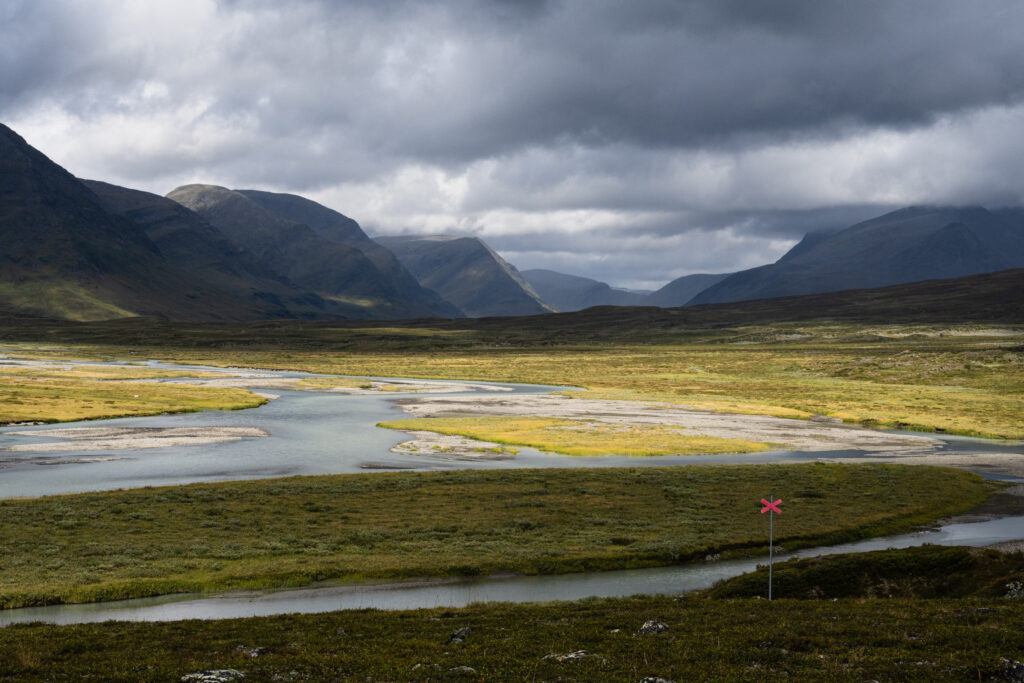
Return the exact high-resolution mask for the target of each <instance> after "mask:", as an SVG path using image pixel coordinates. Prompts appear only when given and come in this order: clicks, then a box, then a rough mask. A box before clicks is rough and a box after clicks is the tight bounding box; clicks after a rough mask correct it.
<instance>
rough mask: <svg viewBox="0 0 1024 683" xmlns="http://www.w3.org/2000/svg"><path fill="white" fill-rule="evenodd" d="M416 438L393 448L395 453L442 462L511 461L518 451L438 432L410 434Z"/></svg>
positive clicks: (496, 444)
mask: <svg viewBox="0 0 1024 683" xmlns="http://www.w3.org/2000/svg"><path fill="white" fill-rule="evenodd" d="M408 433H409V434H411V435H412V436H414V437H416V438H415V439H413V440H412V441H405V442H403V443H400V444H398V445H397V446H393V447H392V448H391V451H392V452H393V453H405V454H407V455H423V456H430V457H432V458H437V459H442V460H511V459H512V458H515V457H516V452H517V451H516V449H514V448H509V447H508V446H504V445H502V444H498V443H492V442H490V441H477V440H476V439H469V438H466V437H464V436H450V435H447V434H438V433H437V432H408Z"/></svg>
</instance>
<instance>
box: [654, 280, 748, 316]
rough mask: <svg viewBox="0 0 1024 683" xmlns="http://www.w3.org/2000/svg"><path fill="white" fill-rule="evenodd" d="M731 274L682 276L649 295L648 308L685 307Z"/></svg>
mask: <svg viewBox="0 0 1024 683" xmlns="http://www.w3.org/2000/svg"><path fill="white" fill-rule="evenodd" d="M729 275H731V273H716V274H709V273H695V274H693V275H684V276H682V277H679V278H676V279H675V280H672V282H669V283H668V284H667V285H665V286H664V287H662V288H661V289H659V290H658V291H656V292H653V293H651V294H650V295H649V296H648V297H647V300H646V303H647V305H649V306H661V307H662V308H673V307H675V306H685V305H686V304H687V303H688V302H689V301H690V299H692V298H693V297H695V296H697V295H698V294H700V293H701V292H703V291H704V290H705V289H707V288H708V287H711V286H712V285H716V284H718V283H719V282H721V281H722V280H724V279H725V278H727V277H729Z"/></svg>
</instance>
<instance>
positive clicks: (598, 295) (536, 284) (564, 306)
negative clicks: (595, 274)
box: [521, 268, 647, 312]
mask: <svg viewBox="0 0 1024 683" xmlns="http://www.w3.org/2000/svg"><path fill="white" fill-rule="evenodd" d="M521 275H522V276H523V279H524V280H526V281H527V282H528V283H529V284H530V286H531V287H532V288H533V291H535V292H536V293H537V295H538V296H539V297H540V299H541V301H543V302H544V303H546V304H548V305H549V306H552V307H553V308H555V309H556V310H558V311H562V312H568V311H581V310H583V309H584V308H590V307H591V306H643V305H645V304H646V299H647V297H646V296H645V295H643V294H637V293H634V292H626V291H623V290H621V289H615V288H613V287H611V286H610V285H608V284H606V283H604V282H600V281H598V280H591V279H590V278H586V277H579V276H577V275H567V274H565V273H559V272H556V271H554V270H544V269H542V268H536V269H533V270H524V271H522V272H521Z"/></svg>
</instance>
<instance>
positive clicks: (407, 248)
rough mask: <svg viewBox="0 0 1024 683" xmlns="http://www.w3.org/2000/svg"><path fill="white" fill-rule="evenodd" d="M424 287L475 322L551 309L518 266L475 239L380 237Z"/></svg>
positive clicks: (543, 311) (384, 245) (379, 240)
mask: <svg viewBox="0 0 1024 683" xmlns="http://www.w3.org/2000/svg"><path fill="white" fill-rule="evenodd" d="M377 243H378V244H380V245H381V246H383V247H385V248H387V249H389V250H390V251H391V252H393V253H394V254H395V256H397V257H398V259H399V260H400V261H401V262H402V264H403V265H405V267H406V268H408V269H409V271H410V272H412V274H413V275H414V276H415V277H416V279H417V280H419V282H420V284H421V285H423V286H424V287H429V288H430V289H432V290H434V291H435V292H437V293H439V294H440V295H441V296H443V297H444V298H445V299H446V300H448V301H450V302H452V303H453V304H455V305H456V306H458V307H459V308H461V309H462V310H463V311H465V313H466V315H468V316H470V317H473V318H480V317H486V316H514V315H535V314H538V313H549V312H551V311H552V309H551V307H550V306H548V305H547V304H545V303H544V302H542V301H541V299H540V298H539V297H538V296H537V293H536V292H534V291H533V289H532V288H531V287H530V285H529V284H528V283H527V282H526V280H524V279H523V278H522V276H521V275H520V274H519V271H517V270H516V269H515V267H514V266H512V265H511V264H509V263H508V262H506V261H505V259H503V258H501V257H500V256H498V254H496V253H495V252H494V251H493V250H492V249H491V248H490V247H488V246H487V245H486V244H484V242H483V241H482V240H480V239H478V238H476V237H454V236H451V235H433V236H426V237H423V236H395V237H378V238H377Z"/></svg>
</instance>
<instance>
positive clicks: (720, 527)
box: [0, 463, 995, 607]
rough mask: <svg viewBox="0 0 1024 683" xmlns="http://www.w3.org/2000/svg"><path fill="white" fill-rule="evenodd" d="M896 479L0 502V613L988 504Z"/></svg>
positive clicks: (710, 474)
mask: <svg viewBox="0 0 1024 683" xmlns="http://www.w3.org/2000/svg"><path fill="white" fill-rule="evenodd" d="M993 486H995V485H994V484H987V483H985V482H984V480H982V479H981V478H980V477H978V476H977V475H974V474H971V473H968V472H965V471H962V470H952V469H946V468H933V467H902V466H895V465H881V464H866V465H836V464H819V463H809V464H793V465H750V466H694V467H673V468H656V467H642V468H628V469H624V468H608V469H605V468H595V469H567V470H467V471H447V472H399V473H375V474H356V475H333V476H320V477H292V478H286V479H269V480H256V481H240V482H225V483H217V484H193V485H188V486H171V487H161V488H144V489H131V490H122V491H107V492H99V493H85V494H75V495H62V496H49V497H43V498H33V499H14V500H2V501H0V518H2V519H3V520H4V523H3V525H2V526H0V550H2V557H3V560H2V565H3V572H2V573H0V607H19V606H26V605H40V604H47V603H59V602H89V601H98V600H115V599H120V598H130V597H140V596H148V595H158V594H165V593H175V592H189V591H204V590H214V589H233V588H256V587H277V586H292V585H301V584H308V583H310V582H313V581H320V580H326V579H363V578H407V577H432V576H450V575H477V574H489V573H493V572H501V571H512V572H522V573H528V574H536V573H563V572H573V571H586V570H604V569H620V568H630V567H644V566H657V565H668V564H675V563H682V562H687V561H693V560H702V559H703V558H704V557H705V556H707V555H714V554H722V553H724V554H725V555H727V556H728V555H736V554H750V553H759V552H764V551H765V545H766V529H765V528H764V527H765V524H764V517H763V516H761V515H759V514H757V512H758V505H757V501H758V500H759V499H760V498H761V497H762V496H764V495H765V490H766V487H768V488H771V490H772V491H774V492H775V493H776V494H777V495H778V496H779V497H781V498H783V499H784V500H786V503H787V506H788V509H789V510H792V511H793V514H792V515H787V516H786V518H785V519H784V520H782V521H781V522H780V523H779V524H777V525H776V531H775V535H776V541H777V542H778V543H781V544H784V545H785V546H787V547H789V548H796V547H801V546H807V545H816V544H819V543H827V542H831V543H836V542H843V541H850V540H854V539H857V538H862V537H866V536H873V535H879V534H885V533H893V532H898V531H905V530H907V529H910V528H912V527H914V526H916V525H920V524H924V523H928V522H931V521H933V520H935V519H938V518H941V517H944V516H948V515H951V514H955V513H958V512H963V511H965V510H967V509H970V508H972V507H974V506H975V505H977V504H978V503H980V502H981V501H982V500H984V499H985V497H986V496H987V495H988V493H989V491H991V490H992V487H993Z"/></svg>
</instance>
